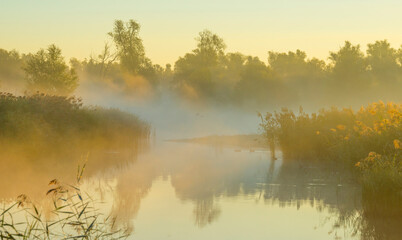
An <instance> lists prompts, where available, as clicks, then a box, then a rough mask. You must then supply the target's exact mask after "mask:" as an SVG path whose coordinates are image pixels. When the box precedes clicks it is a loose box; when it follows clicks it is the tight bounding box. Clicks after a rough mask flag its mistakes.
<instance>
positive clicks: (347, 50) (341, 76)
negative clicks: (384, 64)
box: [329, 41, 367, 83]
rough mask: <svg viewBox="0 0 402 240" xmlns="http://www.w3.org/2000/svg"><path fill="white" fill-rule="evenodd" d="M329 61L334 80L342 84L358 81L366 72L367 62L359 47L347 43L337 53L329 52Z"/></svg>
mask: <svg viewBox="0 0 402 240" xmlns="http://www.w3.org/2000/svg"><path fill="white" fill-rule="evenodd" d="M329 59H330V60H331V61H332V72H333V74H334V75H335V78H337V80H339V81H341V82H344V83H346V82H351V81H358V80H359V79H360V78H361V77H362V75H363V74H364V73H365V72H366V70H367V61H366V59H365V57H364V54H363V52H362V51H361V50H360V45H355V46H353V45H352V44H351V43H350V42H349V41H346V42H345V45H344V46H343V47H342V48H341V49H339V51H338V52H331V53H330V57H329Z"/></svg>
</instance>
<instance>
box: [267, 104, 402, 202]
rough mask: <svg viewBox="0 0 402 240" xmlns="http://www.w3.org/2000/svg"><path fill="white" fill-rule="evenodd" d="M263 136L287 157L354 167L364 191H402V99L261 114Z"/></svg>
mask: <svg viewBox="0 0 402 240" xmlns="http://www.w3.org/2000/svg"><path fill="white" fill-rule="evenodd" d="M260 117H261V119H262V122H261V128H262V130H263V133H264V135H265V137H266V138H267V139H268V140H270V141H274V142H276V143H277V144H278V145H279V147H280V148H281V149H282V151H283V154H284V156H285V157H286V158H287V159H292V158H293V159H294V158H296V159H303V160H306V159H318V160H320V161H327V162H331V163H334V164H336V165H339V166H342V167H346V168H351V169H353V168H355V169H357V170H359V172H360V173H361V175H360V176H361V182H362V184H363V189H364V192H365V193H367V194H369V193H375V194H380V193H384V194H386V195H394V196H397V197H398V199H399V198H400V197H401V196H402V148H401V144H400V141H401V140H402V104H395V103H392V102H389V103H387V104H385V103H383V102H381V101H380V102H377V103H372V104H369V105H368V106H367V107H362V108H361V109H360V110H359V111H353V110H352V109H349V108H344V109H338V108H331V109H327V110H326V109H323V110H320V111H319V112H318V113H313V114H307V113H305V112H304V111H303V110H302V109H300V111H299V113H298V114H295V113H294V112H293V111H290V110H288V109H282V111H280V112H274V113H267V114H266V115H265V116H262V115H260Z"/></svg>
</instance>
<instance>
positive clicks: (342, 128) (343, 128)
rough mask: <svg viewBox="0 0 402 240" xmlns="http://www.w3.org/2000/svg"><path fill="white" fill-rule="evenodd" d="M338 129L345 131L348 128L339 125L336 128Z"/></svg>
mask: <svg viewBox="0 0 402 240" xmlns="http://www.w3.org/2000/svg"><path fill="white" fill-rule="evenodd" d="M336 128H338V129H339V130H345V129H346V126H345V125H342V124H339V125H338V126H336Z"/></svg>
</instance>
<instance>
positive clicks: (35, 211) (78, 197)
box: [0, 165, 129, 239]
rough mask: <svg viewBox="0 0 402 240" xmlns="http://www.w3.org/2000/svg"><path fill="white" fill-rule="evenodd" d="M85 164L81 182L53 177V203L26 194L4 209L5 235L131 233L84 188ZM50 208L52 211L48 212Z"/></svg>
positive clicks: (0, 214) (0, 217) (0, 227)
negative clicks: (45, 203)
mask: <svg viewBox="0 0 402 240" xmlns="http://www.w3.org/2000/svg"><path fill="white" fill-rule="evenodd" d="M84 168H85V165H84V166H83V167H82V168H79V169H78V174H77V184H76V185H75V186H74V185H70V184H63V183H60V182H59V181H58V180H57V179H54V180H52V181H50V183H49V185H50V186H51V189H49V191H48V192H47V194H46V195H47V197H48V198H50V199H49V200H51V202H52V204H51V205H50V209H43V208H41V207H39V206H38V205H37V204H35V203H34V202H33V201H31V200H30V199H29V197H28V196H26V195H24V194H22V195H20V196H19V197H18V199H17V201H15V202H14V203H11V204H8V205H7V206H6V205H4V206H3V208H2V209H0V238H1V239H125V238H127V237H128V235H129V234H128V233H127V232H126V231H125V230H124V229H118V228H117V226H115V222H116V217H112V216H104V215H103V214H102V213H100V211H99V210H98V209H97V206H96V204H97V202H96V201H95V200H94V199H92V198H91V197H90V196H89V195H88V194H85V193H83V192H82V191H81V189H80V180H81V178H82V173H83V171H84ZM48 212H50V214H49V213H48Z"/></svg>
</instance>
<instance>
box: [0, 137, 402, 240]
mask: <svg viewBox="0 0 402 240" xmlns="http://www.w3.org/2000/svg"><path fill="white" fill-rule="evenodd" d="M107 155H108V157H107V158H108V160H107V161H106V162H107V163H108V164H106V165H104V164H99V165H98V164H92V165H90V166H89V167H88V168H89V169H88V170H89V171H90V173H91V174H90V177H89V178H87V179H86V183H85V188H87V189H88V191H89V192H91V193H93V194H95V193H96V194H95V195H97V197H99V198H101V199H102V200H104V201H105V202H106V203H107V207H106V208H107V209H106V210H105V211H111V212H112V213H113V214H114V215H116V216H118V219H117V220H118V224H120V225H124V226H127V227H128V228H130V230H131V231H132V233H133V235H132V238H133V239H268V238H269V239H400V236H401V230H400V228H399V227H398V226H399V225H400V224H401V223H402V221H401V217H400V216H392V217H380V216H378V215H375V216H369V215H368V214H367V211H365V206H366V205H365V204H364V201H363V200H362V197H361V196H362V194H361V190H360V187H359V185H357V184H356V183H355V179H354V178H353V176H352V175H351V174H348V173H347V172H345V171H342V170H338V171H334V170H330V169H329V168H325V167H321V166H317V165H313V164H310V165H309V164H301V163H299V162H288V161H285V162H284V161H282V158H281V157H280V156H279V158H278V160H271V159H270V154H269V152H266V151H249V150H242V151H240V152H239V151H238V150H237V149H234V148H224V147H219V148H213V147H209V146H205V145H197V144H191V143H174V142H157V144H156V146H155V147H153V148H152V149H151V150H150V151H147V152H146V153H143V154H141V155H140V156H139V157H138V159H135V160H134V161H121V160H119V158H123V156H121V154H119V153H113V154H111V153H107ZM111 155H112V156H111ZM91 161H96V160H95V159H93V158H92V160H91ZM122 162H123V163H124V164H123V165H122ZM113 163H115V164H116V165H117V166H119V167H115V165H113ZM112 166H114V167H112ZM91 168H92V169H91ZM332 169H333V168H332ZM19 171H21V172H24V171H25V170H24V168H23V167H21V168H20V169H19V170H18V171H17V172H19ZM46 171H54V170H51V169H46V170H43V169H42V171H41V172H39V175H44V177H47V176H48V175H46V174H45V172H46ZM53 173H54V172H53ZM17 175H18V174H17ZM48 179H49V178H48ZM48 179H47V180H48ZM28 187H30V186H29V182H26V185H24V187H20V185H15V186H14V187H13V190H12V191H11V193H12V194H15V193H16V192H17V191H23V190H26V189H27V188H28ZM18 188H20V189H18ZM9 189H10V188H6V190H5V191H2V193H1V194H2V196H3V199H4V198H5V197H9V196H10V193H9V192H8V191H9Z"/></svg>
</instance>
